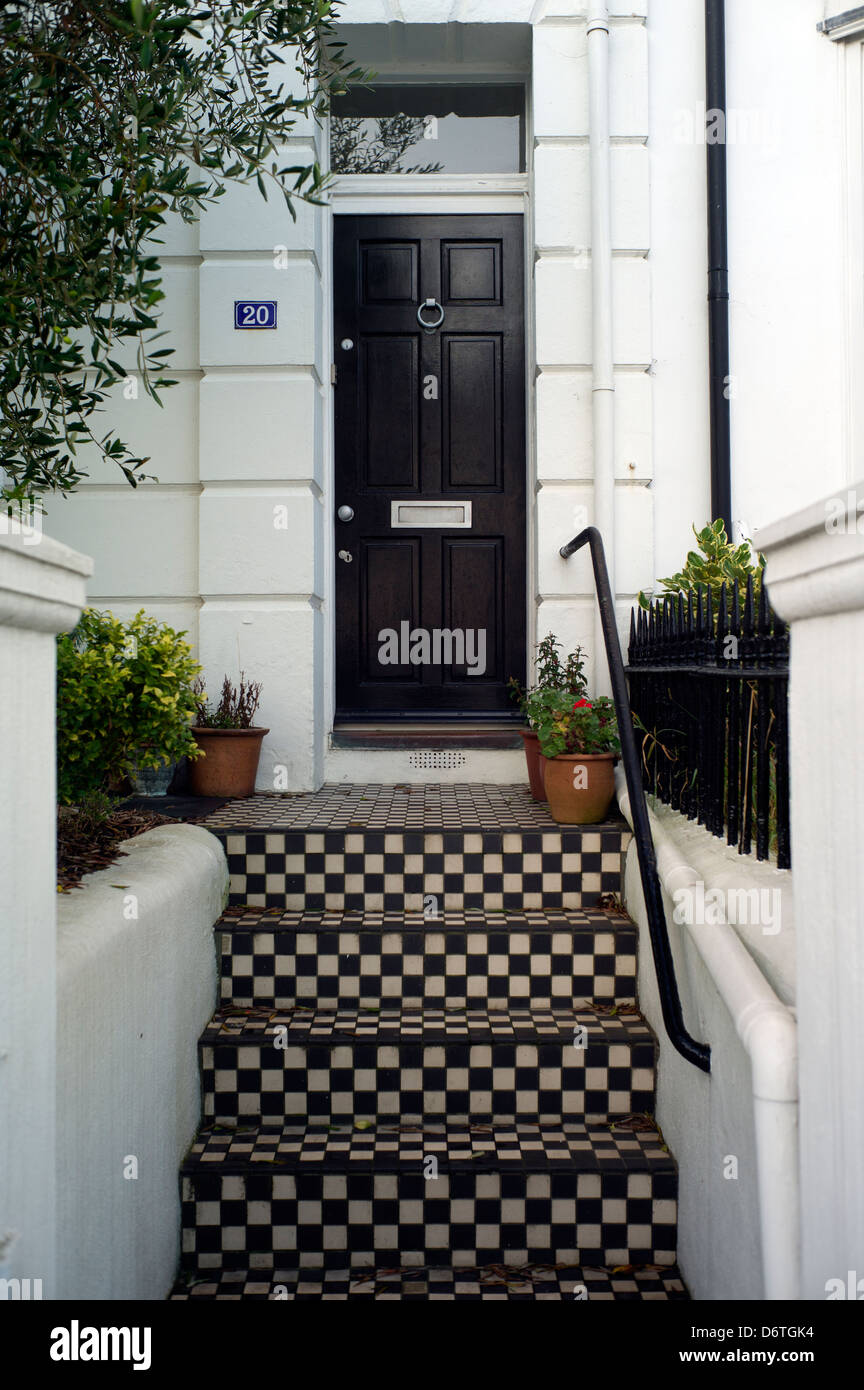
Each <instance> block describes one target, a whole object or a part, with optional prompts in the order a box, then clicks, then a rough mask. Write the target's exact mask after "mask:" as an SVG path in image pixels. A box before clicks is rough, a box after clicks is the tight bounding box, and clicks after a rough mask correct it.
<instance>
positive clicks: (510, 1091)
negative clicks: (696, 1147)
mask: <svg viewBox="0 0 864 1390" xmlns="http://www.w3.org/2000/svg"><path fill="white" fill-rule="evenodd" d="M201 1076H202V1084H203V1093H204V1094H203V1099H204V1117H205V1119H207V1120H213V1119H215V1120H218V1121H220V1122H223V1123H224V1122H229V1123H230V1122H231V1121H236V1120H249V1119H254V1118H259V1119H262V1120H264V1121H267V1122H271V1123H273V1122H278V1121H281V1120H283V1119H293V1120H296V1119H303V1118H305V1117H307V1116H308V1117H309V1119H312V1120H322V1119H331V1118H333V1119H337V1118H338V1119H339V1120H341V1121H342V1122H344V1121H345V1120H346V1119H350V1118H352V1117H354V1118H355V1119H356V1118H358V1117H361V1116H362V1117H370V1118H374V1117H376V1116H378V1117H382V1118H383V1117H388V1118H390V1119H393V1118H394V1117H396V1116H399V1117H401V1118H402V1119H403V1120H415V1119H422V1118H434V1117H437V1118H443V1117H445V1116H446V1117H449V1118H450V1119H451V1120H454V1119H465V1120H469V1119H474V1120H491V1119H492V1118H493V1117H495V1118H497V1119H503V1118H505V1117H507V1118H509V1119H512V1118H514V1117H526V1118H527V1117H531V1118H534V1117H538V1116H542V1117H546V1118H547V1119H549V1120H555V1119H560V1118H561V1117H574V1118H584V1119H588V1120H597V1121H602V1120H605V1119H606V1118H607V1116H610V1115H628V1114H632V1113H641V1112H643V1111H646V1110H650V1109H651V1107H652V1105H653V1102H654V1045H653V1042H652V1041H650V1040H646V1041H645V1042H642V1043H629V1044H628V1043H621V1044H616V1045H612V1046H609V1045H608V1044H606V1045H604V1044H600V1045H594V1046H592V1045H590V1044H589V1045H588V1046H587V1047H583V1048H575V1047H573V1046H572V1045H568V1044H567V1043H566V1042H563V1043H562V1044H555V1043H552V1044H541V1045H537V1044H532V1043H493V1044H492V1045H491V1046H490V1045H489V1044H488V1043H480V1044H470V1043H435V1042H429V1043H423V1044H419V1043H418V1044H415V1043H402V1044H396V1045H388V1044H383V1045H380V1046H375V1045H374V1044H373V1045H370V1044H364V1043H353V1044H352V1043H346V1044H342V1045H340V1044H335V1045H334V1046H332V1047H320V1046H316V1045H315V1044H310V1045H309V1046H305V1047H303V1046H301V1047H295V1046H287V1047H285V1048H276V1047H273V1046H268V1045H265V1044H259V1045H253V1046H250V1045H249V1044H248V1043H244V1044H242V1045H240V1046H238V1047H230V1046H225V1045H219V1046H216V1047H215V1048H214V1047H210V1046H208V1045H206V1044H204V1045H202V1047H201Z"/></svg>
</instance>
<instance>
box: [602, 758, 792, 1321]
mask: <svg viewBox="0 0 864 1390" xmlns="http://www.w3.org/2000/svg"><path fill="white" fill-rule="evenodd" d="M619 799H620V801H621V805H622V809H623V810H624V813H625V815H627V814H628V813H629V804H628V801H627V797H626V792H624V793H623V794H622V789H621V786H620V783H619ZM650 816H651V822H652V833H653V834H654V838H655V845H656V846H657V850H658V866H659V872H660V881H661V886H662V888H663V905H664V909H665V912H666V921H667V924H668V928H669V936H670V942H671V945H672V953H673V956H674V959H675V969H676V974H677V979H678V987H679V990H680V994H681V1002H682V1007H683V1012H684V1021H685V1025H686V1027H687V1029H688V1031H689V1032H690V1034H691V1036H693V1037H694V1038H696V1039H697V1040H698V1041H699V1042H706V1043H708V1044H709V1045H710V1047H711V1072H710V1075H706V1074H705V1073H704V1072H702V1071H699V1070H698V1069H697V1068H696V1067H694V1066H693V1065H692V1064H691V1063H689V1062H687V1061H685V1060H684V1058H683V1057H681V1056H680V1055H679V1053H678V1052H677V1051H676V1050H675V1049H674V1048H673V1046H672V1044H671V1043H670V1042H669V1039H668V1037H667V1035H666V1030H665V1026H664V1023H663V1018H662V1013H661V1008H660V1000H659V995H658V990H657V981H656V975H655V970H654V962H653V958H652V954H651V942H650V937H649V934H648V921H647V916H646V913H645V904H644V898H643V895H642V885H641V881H640V877H639V866H638V859H637V853H636V843H635V840H634V841H631V844H630V846H629V848H628V851H627V859H626V871H625V879H624V897H625V901H626V904H627V909H628V911H629V912H630V915H631V916H632V917H633V919H634V921H636V923H637V925H638V927H639V1007H640V1009H641V1010H642V1013H643V1014H644V1015H645V1017H646V1018H647V1020H648V1022H649V1023H650V1024H651V1026H652V1028H653V1029H654V1031H655V1032H656V1034H657V1038H658V1042H659V1061H658V1080H657V1105H656V1115H657V1122H658V1124H659V1125H660V1128H661V1129H662V1131H663V1135H664V1138H665V1140H666V1142H667V1143H668V1145H669V1148H670V1151H671V1152H672V1154H673V1155H674V1157H675V1159H676V1160H677V1163H678V1167H679V1184H680V1186H679V1219H678V1260H679V1264H680V1267H681V1270H682V1273H683V1276H684V1279H685V1281H686V1282H687V1285H688V1287H689V1289H690V1292H691V1294H692V1296H693V1297H694V1298H695V1299H697V1300H701V1301H714V1300H727V1299H728V1300H730V1301H740V1300H763V1299H766V1298H772V1297H773V1298H777V1297H794V1296H795V1285H796V1281H797V1272H798V1271H797V1219H796V1215H795V1213H796V1211H797V1163H796V1157H795V1152H794V1141H795V1124H796V1119H797V1106H796V1105H795V1101H794V1094H795V1079H794V1065H795V1052H794V1045H795V1028H794V1021H793V1016H792V1013H791V1012H790V1010H789V1008H787V1007H785V1006H786V1005H788V1004H790V1003H791V1002H792V998H793V992H794V930H793V913H792V899H791V874H789V873H788V872H787V873H782V872H779V871H778V870H776V869H773V868H772V867H771V866H769V865H764V864H758V863H755V862H748V861H747V860H743V859H742V858H741V857H740V856H738V855H735V860H737V863H733V862H732V860H731V859H730V854H731V853H733V852H731V851H729V850H728V848H727V847H726V846H725V845H724V844H723V842H722V841H720V840H717V839H716V838H715V837H714V836H712V835H710V834H708V832H707V831H705V830H704V829H702V828H701V827H699V826H697V825H694V824H693V823H691V822H689V821H687V820H686V819H685V818H684V817H683V816H680V815H678V814H677V813H676V812H673V811H670V810H669V809H668V808H667V807H664V806H659V805H658V806H657V807H656V813H655V811H654V810H652V811H651V812H650ZM685 865H686V866H689V867H690V868H692V870H693V878H696V879H698V880H699V881H700V882H702V883H703V884H704V887H705V891H706V893H708V892H710V891H711V890H712V889H721V890H725V889H728V888H730V887H731V888H737V889H740V888H744V889H746V888H757V889H763V888H765V887H766V886H768V887H769V888H770V889H774V888H777V889H778V890H779V892H780V895H781V911H780V918H781V922H782V926H781V930H780V931H779V932H778V933H777V934H776V935H765V934H763V933H762V932H761V930H760V929H759V927H754V926H750V927H744V926H743V925H742V926H734V927H733V926H731V925H729V924H728V923H723V924H720V925H715V926H711V925H709V926H697V927H696V928H695V930H694V929H693V928H691V927H688V926H686V925H677V924H676V923H675V920H674V914H675V907H676V904H675V901H674V900H673V893H674V892H675V889H676V887H677V886H680V885H682V884H683V883H684V882H685V881H686V880H687V878H688V875H687V874H685V873H682V869H683V867H684V866H685ZM700 932H701V933H703V935H702V937H701V938H700V937H699V933H700ZM712 954H713V956H714V959H713V960H712ZM781 1000H782V1002H781ZM759 1029H762V1030H763V1031H762V1036H761V1038H760V1039H757V1042H758V1043H759V1044H760V1045H761V1049H760V1050H761V1058H760V1063H759V1065H758V1066H757V1068H756V1072H757V1074H756V1076H755V1079H754V1066H753V1063H752V1062H751V1055H750V1054H751V1053H753V1051H754V1034H755V1033H756V1031H757V1030H759ZM769 1034H770V1036H769ZM745 1039H746V1042H745ZM766 1043H767V1047H766ZM748 1049H749V1050H748ZM766 1051H767V1054H768V1062H769V1065H768V1067H767V1068H766V1066H765V1057H766ZM784 1056H785V1058H786V1062H785V1065H784ZM778 1063H779V1077H780V1084H779V1087H778V1084H777V1083H778ZM766 1073H768V1075H767V1084H766ZM781 1093H782V1099H778V1096H779V1095H780V1094H781ZM754 1094H755V1095H756V1096H758V1097H759V1099H758V1100H756V1101H754ZM766 1191H767V1193H768V1194H773V1195H769V1197H768V1200H767V1201H766ZM766 1251H767V1258H766ZM788 1252H793V1253H794V1255H795V1258H787V1255H788Z"/></svg>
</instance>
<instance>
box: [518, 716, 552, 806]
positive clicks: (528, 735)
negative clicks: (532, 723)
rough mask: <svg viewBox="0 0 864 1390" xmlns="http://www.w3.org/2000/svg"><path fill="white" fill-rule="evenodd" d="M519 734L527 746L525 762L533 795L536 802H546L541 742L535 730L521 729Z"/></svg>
mask: <svg viewBox="0 0 864 1390" xmlns="http://www.w3.org/2000/svg"><path fill="white" fill-rule="evenodd" d="M519 732H520V734H521V735H522V741H523V743H524V744H525V762H526V763H527V765H528V785H529V786H530V788H531V795H532V796H533V798H534V800H535V801H545V800H546V793H545V791H544V790H543V773H542V771H541V768H540V740H539V739H538V737H537V735H536V734H535V733H534V731H533V729H520V730H519Z"/></svg>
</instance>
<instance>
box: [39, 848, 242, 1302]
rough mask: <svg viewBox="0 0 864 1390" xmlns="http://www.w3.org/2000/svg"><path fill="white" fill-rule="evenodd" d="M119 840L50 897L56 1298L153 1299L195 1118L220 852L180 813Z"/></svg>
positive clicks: (160, 1292) (175, 1229)
mask: <svg viewBox="0 0 864 1390" xmlns="http://www.w3.org/2000/svg"><path fill="white" fill-rule="evenodd" d="M124 848H125V857H123V858H121V859H119V860H118V862H117V863H116V864H114V865H112V866H111V867H110V868H108V869H102V870H100V871H99V872H97V873H94V874H91V875H88V876H87V878H86V879H85V881H84V883H85V886H84V887H83V888H81V889H77V890H75V889H73V890H72V891H71V892H70V893H69V894H68V895H66V894H64V895H62V896H60V897H59V898H58V913H57V915H58V936H57V1227H56V1231H57V1294H56V1297H58V1298H61V1299H64V1298H65V1299H76V1300H78V1299H103V1300H107V1299H124V1300H125V1299H133V1300H134V1299H162V1298H164V1297H165V1296H166V1294H167V1293H168V1290H169V1289H170V1286H171V1282H172V1279H173V1277H174V1274H175V1271H176V1268H177V1261H178V1253H179V1234H180V1208H179V1197H178V1171H177V1170H178V1165H179V1163H180V1160H181V1159H182V1157H183V1154H184V1153H185V1151H186V1149H187V1147H188V1145H189V1143H190V1141H191V1139H192V1136H193V1134H194V1132H195V1128H196V1126H197V1124H198V1120H199V1115H200V1092H199V1078H198V1059H197V1047H196V1043H197V1039H198V1035H199V1033H200V1032H201V1030H202V1028H203V1027H204V1025H205V1023H206V1022H207V1020H208V1018H209V1017H210V1015H211V1013H212V1011H213V1007H214V1001H215V993H216V954H215V944H214V938H213V930H212V928H213V924H214V922H215V921H216V919H217V918H218V916H219V914H220V912H221V910H222V906H223V903H224V901H225V898H226V894H227V883H228V869H227V864H226V861H225V856H224V853H223V850H222V847H221V845H220V843H219V841H218V840H217V839H216V838H215V836H213V835H211V834H210V833H209V832H208V831H206V830H203V829H201V828H200V827H199V826H191V825H167V826H163V827H160V828H157V829H154V830H149V831H146V832H145V833H144V834H143V835H140V836H137V837H136V838H135V839H132V840H129V841H128V842H127V843H126V845H125V847H124ZM136 913H137V916H136V915H135V914H136ZM35 1026H38V1020H37V1021H35V1022H34V1027H35ZM136 1173H137V1176H133V1175H134V1174H136Z"/></svg>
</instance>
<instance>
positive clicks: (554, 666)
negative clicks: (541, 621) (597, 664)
mask: <svg viewBox="0 0 864 1390" xmlns="http://www.w3.org/2000/svg"><path fill="white" fill-rule="evenodd" d="M560 646H561V643H560V642H559V641H558V638H557V637H556V636H555V634H554V633H552V632H550V633H549V635H548V636H547V637H544V638H543V640H542V642H538V644H537V658H536V670H537V683H536V685H533V686H531V687H530V689H528V690H526V689H525V688H524V687H523V686H522V685H521V684H520V682H519V681H518V680H517V679H516V677H515V676H511V677H510V681H509V685H510V690H511V693H512V696H513V698H514V699H515V700H516V701H517V703H518V705H519V708H520V710H521V711H522V713H523V714H524V716H525V719H526V721H527V724H528V728H527V729H520V730H519V732H520V733H521V735H522V741H523V744H524V746H525V763H526V765H527V768H528V785H529V786H530V788H531V795H532V796H533V797H534V800H535V801H545V800H546V792H545V789H544V786H543V768H542V764H541V761H540V745H539V742H538V738H537V725H538V721H539V716H540V712H541V710H542V708H543V698H544V696H545V695H546V694H547V692H548V691H550V690H560V691H564V692H566V693H567V694H569V695H570V696H571V697H572V698H573V699H574V700H575V699H578V698H579V697H580V696H582V695H584V694H585V692H586V689H587V683H586V680H585V674H584V667H585V653H584V651H583V650H582V648H581V647H577V648H576V650H575V651H572V652H571V653H570V654H569V656H568V657H567V659H566V661H563V662H562V660H561V657H560V655H559V651H558V649H559V647H560Z"/></svg>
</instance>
